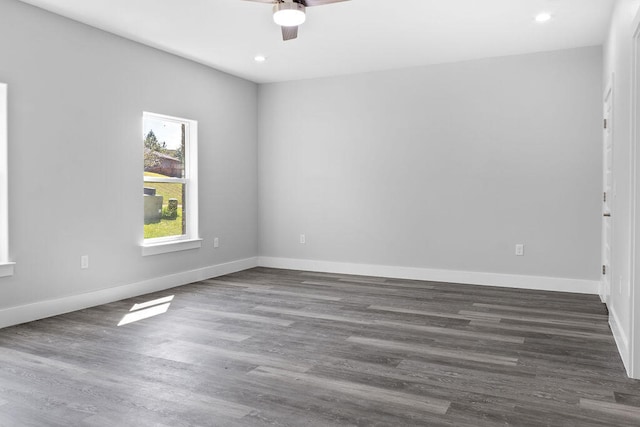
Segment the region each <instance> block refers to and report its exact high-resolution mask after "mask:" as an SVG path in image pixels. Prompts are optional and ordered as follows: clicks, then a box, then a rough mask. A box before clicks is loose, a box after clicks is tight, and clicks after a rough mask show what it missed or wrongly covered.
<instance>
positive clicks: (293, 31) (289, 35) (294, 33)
mask: <svg viewBox="0 0 640 427" xmlns="http://www.w3.org/2000/svg"><path fill="white" fill-rule="evenodd" d="M280 28H282V40H284V41H287V40H292V39H296V38H298V27H280Z"/></svg>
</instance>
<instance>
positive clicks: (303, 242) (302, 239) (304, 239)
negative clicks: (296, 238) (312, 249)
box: [300, 234, 307, 245]
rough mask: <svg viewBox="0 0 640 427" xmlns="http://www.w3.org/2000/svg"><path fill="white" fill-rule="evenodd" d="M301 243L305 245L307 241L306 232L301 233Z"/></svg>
mask: <svg viewBox="0 0 640 427" xmlns="http://www.w3.org/2000/svg"><path fill="white" fill-rule="evenodd" d="M300 243H301V244H303V245H304V244H305V243H307V239H306V237H305V236H304V234H301V235H300Z"/></svg>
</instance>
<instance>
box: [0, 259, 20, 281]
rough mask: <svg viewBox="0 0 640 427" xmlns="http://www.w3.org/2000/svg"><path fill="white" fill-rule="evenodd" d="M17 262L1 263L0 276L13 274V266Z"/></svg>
mask: <svg viewBox="0 0 640 427" xmlns="http://www.w3.org/2000/svg"><path fill="white" fill-rule="evenodd" d="M14 265H16V263H15V262H2V263H0V277H8V276H13V266H14Z"/></svg>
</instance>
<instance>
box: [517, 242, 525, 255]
mask: <svg viewBox="0 0 640 427" xmlns="http://www.w3.org/2000/svg"><path fill="white" fill-rule="evenodd" d="M516 256H524V245H523V244H522V243H518V244H517V245H516Z"/></svg>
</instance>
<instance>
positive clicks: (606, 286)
mask: <svg viewBox="0 0 640 427" xmlns="http://www.w3.org/2000/svg"><path fill="white" fill-rule="evenodd" d="M612 95H613V93H612V89H611V86H610V88H609V90H608V91H607V93H606V94H605V98H604V123H603V126H604V137H603V153H602V158H603V170H602V188H603V194H602V287H601V297H602V299H603V300H604V301H605V302H608V301H609V295H611V236H612V231H613V230H612V228H613V224H612V220H611V206H612V204H613V135H612V124H613V105H612V99H611V98H612Z"/></svg>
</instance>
